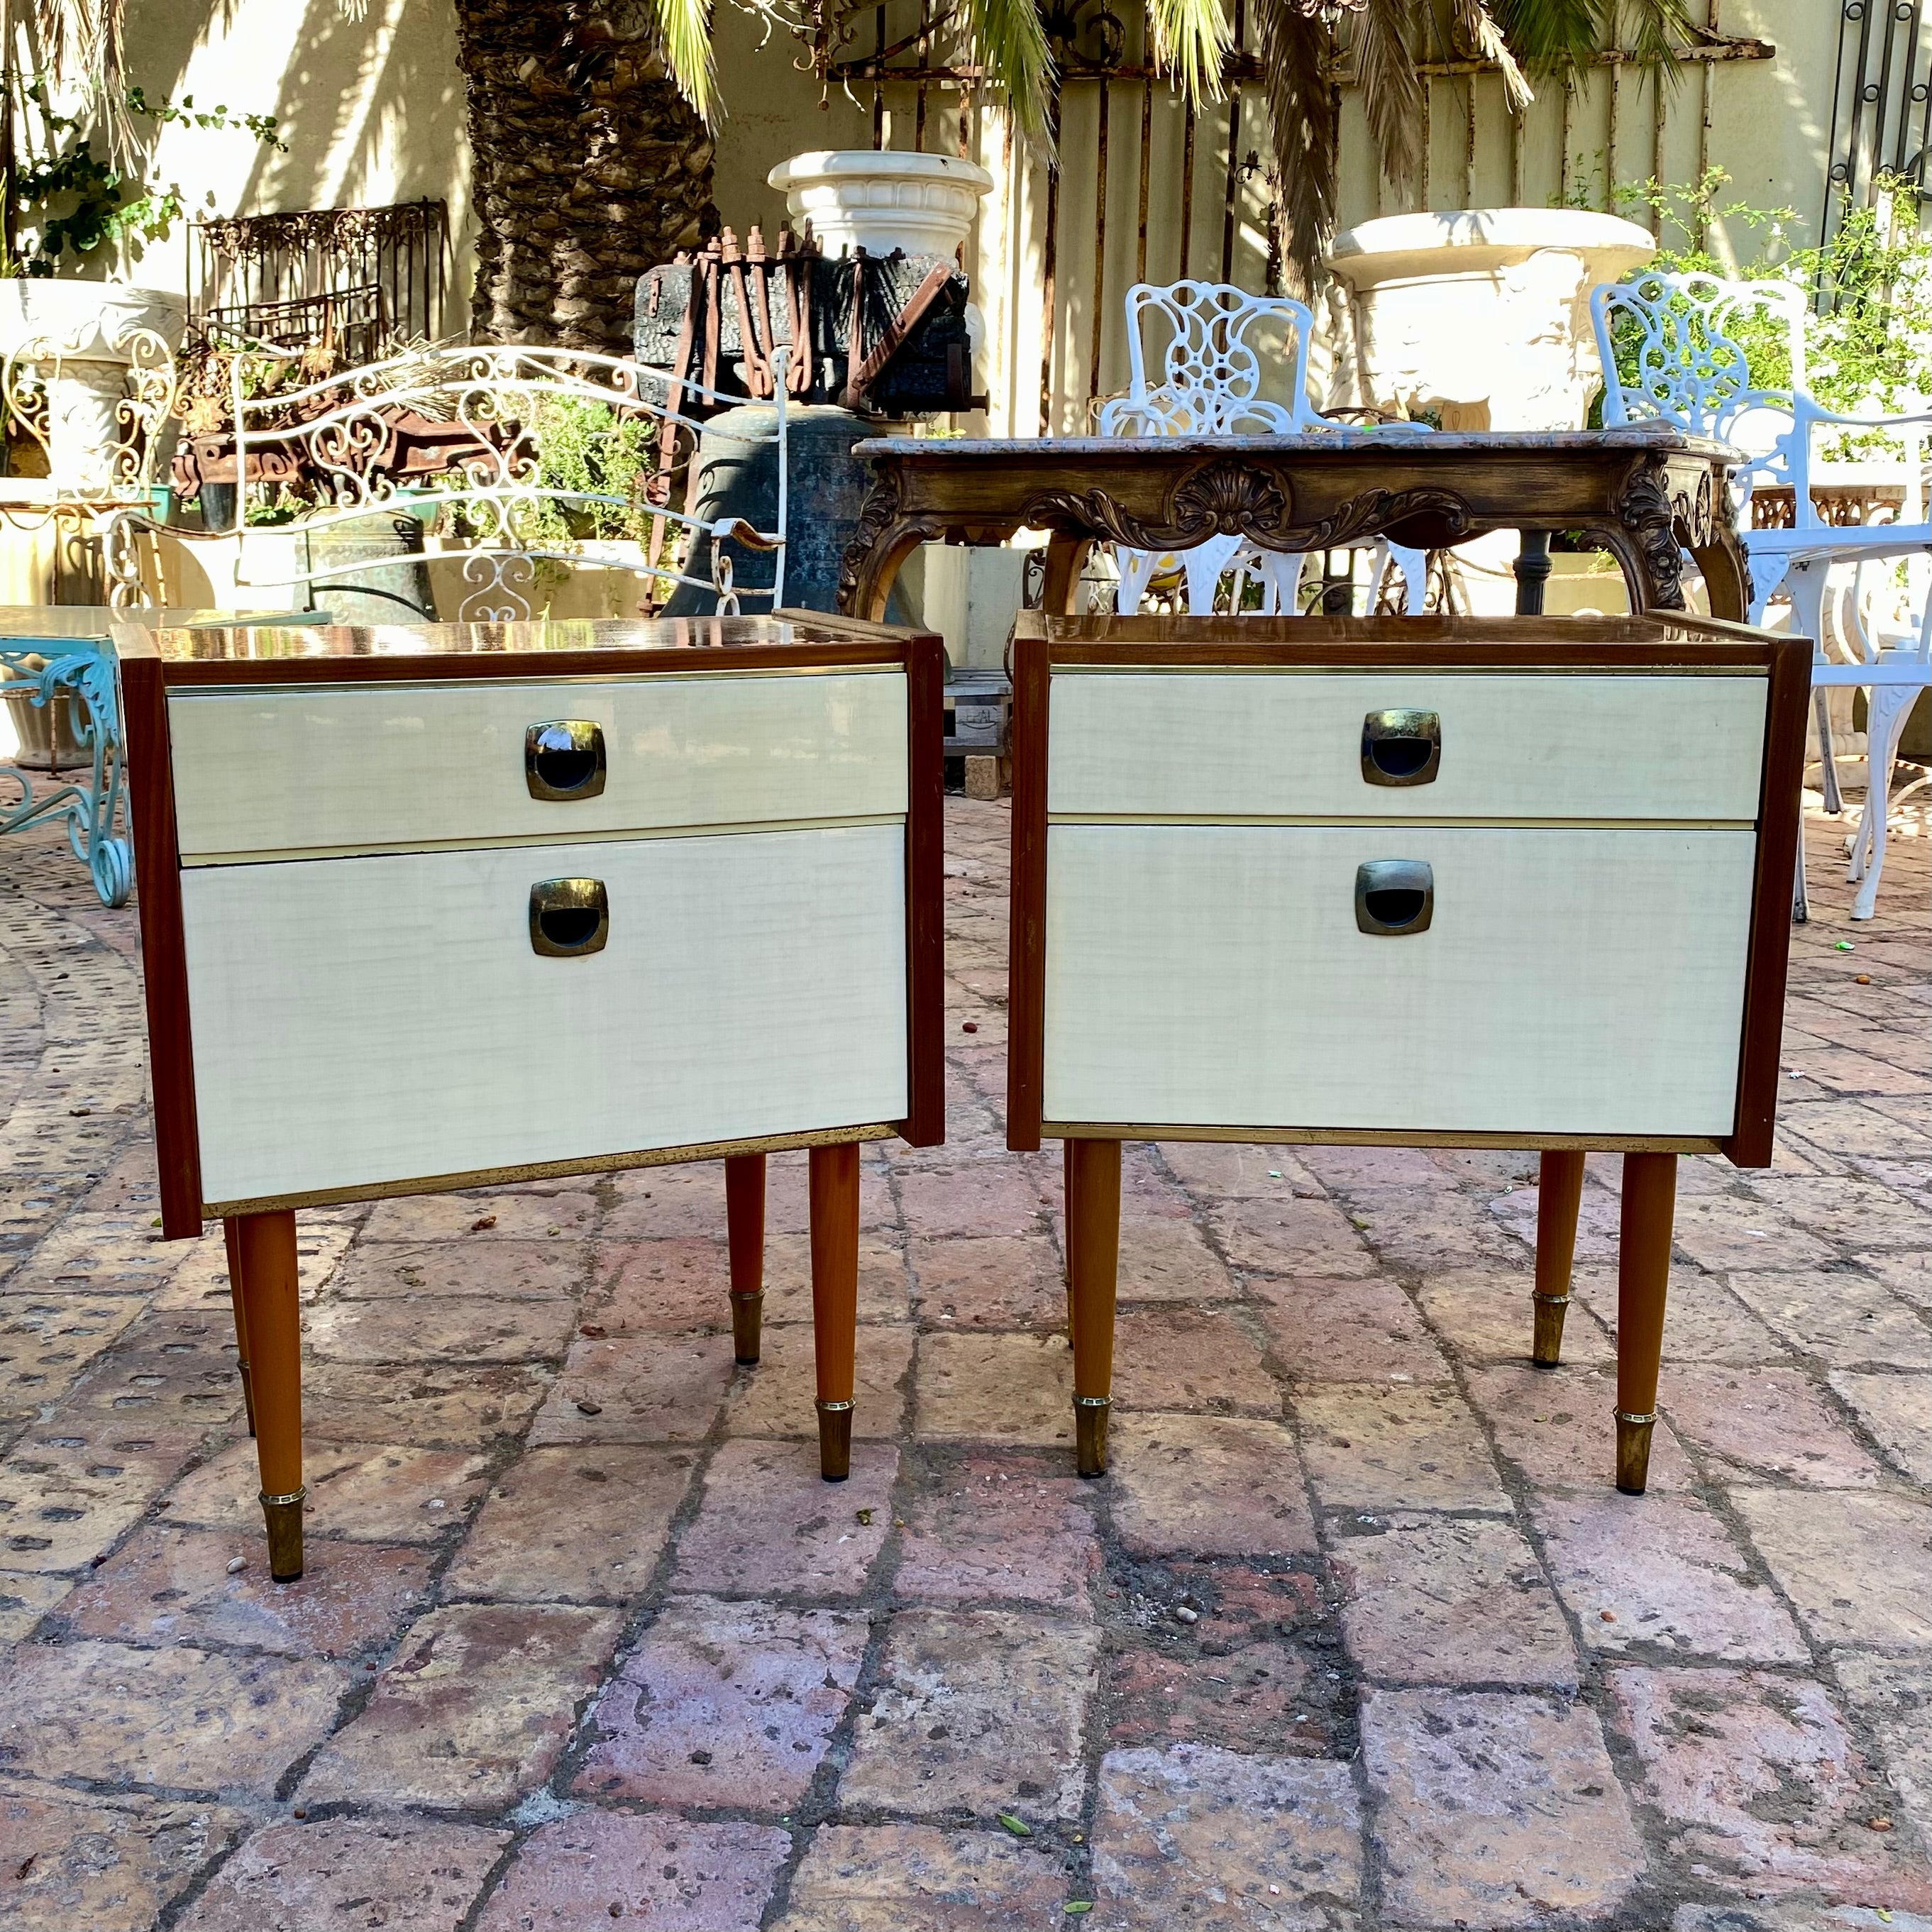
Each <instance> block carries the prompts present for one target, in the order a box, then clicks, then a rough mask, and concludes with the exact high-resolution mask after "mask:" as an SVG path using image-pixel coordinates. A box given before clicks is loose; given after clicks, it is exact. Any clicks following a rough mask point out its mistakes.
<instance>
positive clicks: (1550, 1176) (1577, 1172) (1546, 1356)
mask: <svg viewBox="0 0 1932 1932" xmlns="http://www.w3.org/2000/svg"><path fill="white" fill-rule="evenodd" d="M1582 1200H1583V1155H1582V1154H1580V1153H1579V1152H1577V1151H1574V1150H1571V1149H1569V1148H1551V1149H1550V1151H1548V1152H1547V1153H1546V1154H1544V1157H1543V1167H1542V1172H1541V1175H1540V1176H1539V1177H1538V1181H1537V1184H1536V1287H1535V1293H1534V1306H1535V1310H1536V1329H1535V1336H1534V1337H1533V1338H1532V1341H1531V1343H1530V1351H1529V1358H1530V1360H1531V1361H1532V1362H1534V1363H1535V1364H1536V1366H1537V1367H1538V1368H1539V1369H1553V1368H1555V1367H1556V1365H1557V1364H1559V1362H1561V1361H1562V1359H1563V1318H1564V1316H1565V1315H1566V1314H1568V1313H1569V1310H1570V1272H1571V1266H1572V1265H1573V1264H1574V1262H1575V1260H1576V1259H1577V1208H1578V1206H1579V1205H1580V1203H1581V1202H1582Z"/></svg>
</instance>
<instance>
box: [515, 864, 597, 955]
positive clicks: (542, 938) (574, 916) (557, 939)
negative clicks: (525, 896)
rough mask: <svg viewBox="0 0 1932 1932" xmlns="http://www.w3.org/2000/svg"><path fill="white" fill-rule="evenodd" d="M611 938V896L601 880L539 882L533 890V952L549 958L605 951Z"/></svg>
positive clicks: (531, 940) (531, 919) (549, 880)
mask: <svg viewBox="0 0 1932 1932" xmlns="http://www.w3.org/2000/svg"><path fill="white" fill-rule="evenodd" d="M609 938H610V895H609V894H608V893H607V892H605V891H604V881H603V880H601V879H539V880H538V881H537V882H536V883H535V885H533V886H531V888H530V950H531V951H532V953H541V954H542V955H543V956H544V958H545V959H582V958H583V956H585V954H586V953H601V952H602V951H603V950H604V944H605V942H606V941H607V940H608V939H609Z"/></svg>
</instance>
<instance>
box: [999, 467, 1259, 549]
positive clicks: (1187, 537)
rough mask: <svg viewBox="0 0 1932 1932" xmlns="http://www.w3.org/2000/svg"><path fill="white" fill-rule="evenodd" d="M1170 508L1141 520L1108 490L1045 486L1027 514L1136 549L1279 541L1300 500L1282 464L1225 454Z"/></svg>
mask: <svg viewBox="0 0 1932 1932" xmlns="http://www.w3.org/2000/svg"><path fill="white" fill-rule="evenodd" d="M1164 508H1165V520H1164V521H1163V522H1160V523H1143V522H1142V520H1140V518H1139V517H1136V515H1135V514H1133V511H1130V510H1128V509H1127V508H1124V506H1123V505H1121V504H1120V503H1118V502H1116V501H1115V499H1114V498H1113V497H1112V496H1109V494H1108V493H1107V492H1106V490H1102V489H1093V490H1043V491H1042V492H1041V493H1040V495H1038V496H1036V497H1034V499H1033V500H1032V501H1031V502H1030V503H1028V505H1027V506H1026V509H1025V512H1024V515H1023V520H1024V522H1025V523H1027V524H1028V525H1030V526H1031V527H1033V528H1034V529H1052V528H1055V527H1061V528H1064V527H1065V526H1069V525H1071V526H1073V528H1074V529H1078V530H1080V531H1082V532H1086V533H1088V534H1089V535H1094V536H1105V537H1110V538H1112V539H1113V541H1115V543H1118V544H1126V545H1127V547H1128V548H1129V549H1130V550H1185V549H1187V548H1189V547H1191V546H1192V545H1193V544H1198V543H1202V542H1204V541H1205V540H1206V539H1207V538H1209V537H1211V536H1244V537H1250V538H1253V539H1254V540H1255V541H1256V542H1257V543H1262V544H1268V543H1269V542H1270V541H1271V539H1273V540H1274V547H1280V539H1282V538H1284V537H1286V535H1288V534H1289V529H1290V527H1291V522H1290V520H1291V519H1292V517H1293V515H1294V508H1295V499H1294V493H1293V491H1292V489H1291V488H1290V487H1289V481H1288V479H1287V478H1286V476H1284V475H1282V474H1281V472H1280V471H1279V470H1277V469H1264V468H1259V467H1257V466H1255V465H1254V464H1252V463H1244V462H1243V461H1242V460H1241V459H1240V458H1238V457H1232V456H1224V457H1217V458H1216V459H1215V460H1214V461H1213V462H1211V463H1204V464H1203V465H1202V466H1201V467H1200V468H1199V469H1192V470H1190V471H1189V472H1188V473H1187V475H1185V476H1184V477H1182V478H1181V481H1179V483H1178V484H1176V485H1175V490H1174V493H1173V494H1172V496H1170V497H1169V499H1168V501H1167V503H1166V505H1165V506H1164Z"/></svg>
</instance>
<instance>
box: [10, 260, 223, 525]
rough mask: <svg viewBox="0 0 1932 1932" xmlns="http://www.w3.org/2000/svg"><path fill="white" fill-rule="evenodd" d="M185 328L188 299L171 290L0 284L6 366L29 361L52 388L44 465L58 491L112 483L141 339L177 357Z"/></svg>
mask: <svg viewBox="0 0 1932 1932" xmlns="http://www.w3.org/2000/svg"><path fill="white" fill-rule="evenodd" d="M186 326H187V299H186V298H185V297H184V296H179V295H176V294H175V293H172V291H171V290H166V289H145V288H136V287H131V286H130V285H129V284H127V283H124V282H86V281H52V280H41V279H34V278H27V277H25V276H17V277H12V278H6V279H4V280H0V357H4V358H5V359H7V360H9V361H10V360H11V359H13V357H15V356H26V357H29V358H31V359H32V360H33V361H34V363H35V364H36V365H37V368H39V370H40V374H41V376H42V378H43V380H44V381H45V382H46V385H47V392H48V393H47V428H48V451H47V461H48V468H49V475H50V478H51V480H52V481H53V483H54V484H55V485H56V487H58V488H60V489H61V490H64V491H72V492H74V493H78V494H82V495H87V494H92V493H96V492H100V491H104V490H106V489H107V487H109V486H110V484H112V482H113V480H114V477H113V454H114V449H115V446H116V445H117V444H118V443H120V442H121V441H122V440H123V439H124V437H126V435H127V426H126V425H124V423H123V422H121V419H120V409H121V402H122V400H123V399H124V398H125V396H126V395H127V369H128V365H129V364H130V362H131V361H132V360H133V353H134V349H135V343H136V338H137V337H138V336H139V335H140V334H141V332H143V331H145V332H149V333H151V334H152V335H155V336H157V337H158V338H160V340H161V341H162V342H163V343H164V344H166V347H167V349H168V352H169V354H170V355H172V353H174V352H175V350H178V349H179V348H180V347H181V335H182V332H183V330H184V329H185V328H186ZM163 473H164V472H163Z"/></svg>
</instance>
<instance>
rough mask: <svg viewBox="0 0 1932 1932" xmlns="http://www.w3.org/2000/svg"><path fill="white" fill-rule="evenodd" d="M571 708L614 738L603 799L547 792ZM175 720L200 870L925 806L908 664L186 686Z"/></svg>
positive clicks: (188, 834)
mask: <svg viewBox="0 0 1932 1932" xmlns="http://www.w3.org/2000/svg"><path fill="white" fill-rule="evenodd" d="M562 720H573V721H582V722H583V723H586V724H595V725H596V726H597V727H598V728H599V729H600V730H601V733H602V734H603V741H604V785H603V789H602V790H601V792H598V793H596V795H595V796H580V797H576V798H565V799H540V798H537V797H535V796H532V793H531V789H530V784H529V778H528V777H527V775H526V772H525V768H524V739H525V734H526V733H527V731H528V730H529V727H531V726H532V724H547V723H550V722H553V721H562ZM168 729H169V736H170V738H171V739H172V745H173V758H174V782H175V831H176V835H177V837H178V839H179V841H180V846H181V856H182V858H183V859H184V860H185V861H187V862H189V863H190V864H191V863H193V862H196V860H197V859H199V860H204V861H205V860H206V859H210V858H212V857H215V856H221V855H224V854H230V853H266V852H291V853H293V852H303V851H313V850H330V849H333V850H351V851H356V850H368V849H370V848H372V847H383V846H398V845H402V846H420V845H429V844H439V843H448V842H451V841H461V842H463V843H466V844H468V843H474V842H475V841H479V840H488V839H493V838H514V837H520V836H538V837H543V838H580V837H582V836H583V835H586V834H595V833H598V832H634V831H649V830H651V829H655V828H657V827H660V826H718V825H748V824H757V823H769V822H771V821H773V820H798V819H814V818H855V817H874V816H879V815H892V814H902V813H903V812H904V810H905V808H906V789H907V787H906V749H907V732H906V680H905V676H904V673H903V672H901V671H898V670H891V669H889V670H881V671H856V672H854V671H840V672H830V673H796V674H792V675H789V676H787V675H776V676H735V675H734V676H711V677H681V678H664V677H638V678H633V679H624V680H621V681H613V682H610V683H589V682H583V683H574V682H557V683H553V684H539V683H523V682H504V683H501V684H495V683H487V682H475V681H465V682H461V683H450V684H442V685H437V684H401V683H394V684H392V683H388V682H381V683H376V682H371V683H368V684H364V685H354V686H344V685H325V686H317V685H284V686H281V687H279V688H278V687H267V688H260V689H256V690H249V691H178V692H175V693H172V694H170V696H169V700H168Z"/></svg>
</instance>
